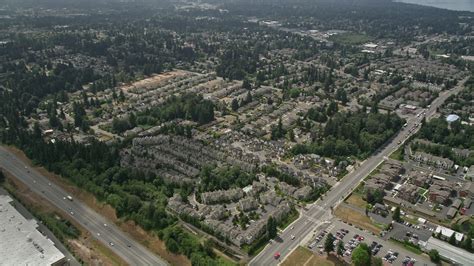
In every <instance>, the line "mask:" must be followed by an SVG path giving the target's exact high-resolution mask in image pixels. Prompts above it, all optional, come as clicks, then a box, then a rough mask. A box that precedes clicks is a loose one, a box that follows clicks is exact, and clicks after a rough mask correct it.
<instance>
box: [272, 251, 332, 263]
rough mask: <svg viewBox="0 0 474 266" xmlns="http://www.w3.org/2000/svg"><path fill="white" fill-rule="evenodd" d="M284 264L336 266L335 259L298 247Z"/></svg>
mask: <svg viewBox="0 0 474 266" xmlns="http://www.w3.org/2000/svg"><path fill="white" fill-rule="evenodd" d="M281 265H282V266H303V265H304V266H313V265H314V266H316V265H317V266H334V265H336V264H335V263H334V262H333V261H331V260H328V259H326V258H325V257H321V256H318V255H316V254H313V252H311V251H310V250H309V249H307V248H304V247H298V248H297V249H295V251H293V252H292V253H291V254H290V256H288V257H287V258H286V259H285V260H284V261H283V262H282V263H281Z"/></svg>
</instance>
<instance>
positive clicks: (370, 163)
mask: <svg viewBox="0 0 474 266" xmlns="http://www.w3.org/2000/svg"><path fill="white" fill-rule="evenodd" d="M464 81H465V80H463V81H460V82H459V84H464ZM462 88H463V86H462V85H459V86H457V87H455V88H453V89H451V90H448V91H444V92H441V93H440V94H439V96H438V98H436V99H435V100H434V101H433V102H432V103H431V106H430V108H428V109H427V110H426V113H425V116H426V118H427V120H429V119H430V118H432V117H433V116H434V115H435V114H436V111H437V108H438V107H439V106H441V104H442V103H443V102H444V101H445V100H446V99H447V98H448V97H449V96H450V95H452V94H455V93H458V92H459V91H460V90H461V89H462ZM420 113H422V111H418V114H420ZM422 119H423V115H419V116H414V117H412V118H410V119H409V120H408V121H407V126H406V127H403V128H402V129H401V130H400V131H399V132H398V133H397V134H396V135H395V136H394V137H393V138H392V139H391V140H390V141H389V143H387V144H386V145H385V146H384V147H383V148H382V150H381V151H378V152H376V153H374V154H373V155H372V156H371V157H369V158H368V159H367V160H365V161H364V162H362V163H361V164H360V166H359V167H357V168H356V169H355V170H354V171H352V172H350V173H349V174H347V175H346V176H345V177H344V178H343V179H342V180H341V181H340V182H338V183H336V185H334V186H333V187H332V188H331V189H330V190H329V191H328V192H327V193H326V194H325V195H324V197H323V198H321V199H319V200H318V201H316V202H315V203H313V204H311V205H310V206H309V207H308V208H307V210H306V211H302V213H301V215H300V218H299V219H298V220H296V221H295V222H294V223H293V224H291V225H290V226H288V227H287V228H286V229H285V231H283V232H282V233H280V234H279V236H278V237H277V239H275V240H274V241H272V243H270V244H268V245H267V246H266V247H265V249H264V250H263V251H261V252H260V253H259V254H258V255H257V256H255V257H254V258H253V259H252V260H251V261H250V265H265V266H267V265H277V264H279V263H280V262H281V261H283V260H284V258H285V257H286V256H288V255H289V254H290V253H291V251H292V250H293V249H295V248H296V247H297V246H298V245H300V244H303V242H304V240H305V239H306V238H307V237H308V236H310V235H312V233H313V230H314V229H315V228H316V227H317V226H319V225H320V224H322V223H324V222H325V221H328V220H330V218H331V217H332V214H331V208H336V207H337V205H339V203H341V202H342V200H343V199H344V198H345V197H346V196H347V195H349V194H350V193H351V192H352V191H353V190H354V189H355V188H356V187H357V186H358V185H359V184H360V182H362V180H363V179H364V178H365V177H366V176H367V175H368V174H369V173H370V172H372V171H373V170H374V169H375V168H377V166H378V165H380V164H381V163H382V162H383V161H384V159H386V158H387V157H388V156H389V155H390V154H391V153H392V152H394V151H395V150H397V149H398V148H399V147H400V146H401V145H402V143H403V142H404V141H406V140H407V139H408V138H409V137H410V136H412V135H413V134H415V133H416V132H417V131H418V130H419V128H420V124H421V123H420V122H421V120H422ZM416 125H417V126H416ZM292 236H294V239H291V238H292ZM277 252H280V254H281V255H280V259H275V258H274V257H273V256H274V254H275V253H277Z"/></svg>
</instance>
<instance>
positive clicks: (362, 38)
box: [329, 32, 373, 45]
mask: <svg viewBox="0 0 474 266" xmlns="http://www.w3.org/2000/svg"><path fill="white" fill-rule="evenodd" d="M372 39H373V38H372V37H370V36H367V35H365V34H359V33H353V32H348V33H342V34H337V35H333V36H331V37H330V38H329V40H331V41H333V42H336V43H342V44H349V45H358V44H363V43H366V42H370V41H371V40H372Z"/></svg>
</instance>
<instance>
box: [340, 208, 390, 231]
mask: <svg viewBox="0 0 474 266" xmlns="http://www.w3.org/2000/svg"><path fill="white" fill-rule="evenodd" d="M334 214H335V215H336V216H337V217H339V218H340V219H341V220H343V221H346V222H348V223H352V224H353V225H355V226H358V227H360V228H363V229H366V230H369V231H370V232H372V233H374V234H376V235H379V234H380V232H381V231H382V230H381V229H380V228H378V227H377V226H375V225H374V223H373V222H372V220H371V219H370V217H367V216H365V215H364V214H362V213H359V212H357V211H354V210H352V209H350V208H348V207H344V206H339V207H338V208H337V209H336V210H335V211H334Z"/></svg>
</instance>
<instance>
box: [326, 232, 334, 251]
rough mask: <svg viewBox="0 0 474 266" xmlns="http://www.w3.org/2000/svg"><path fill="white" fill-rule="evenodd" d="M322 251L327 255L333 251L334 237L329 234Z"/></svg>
mask: <svg viewBox="0 0 474 266" xmlns="http://www.w3.org/2000/svg"><path fill="white" fill-rule="evenodd" d="M324 251H325V252H326V253H328V254H329V252H332V251H334V236H333V234H331V233H329V234H328V236H327V237H326V241H325V242H324Z"/></svg>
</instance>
